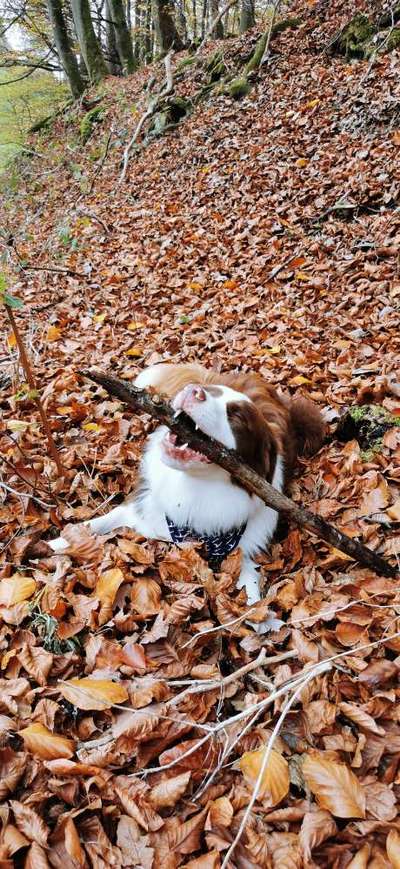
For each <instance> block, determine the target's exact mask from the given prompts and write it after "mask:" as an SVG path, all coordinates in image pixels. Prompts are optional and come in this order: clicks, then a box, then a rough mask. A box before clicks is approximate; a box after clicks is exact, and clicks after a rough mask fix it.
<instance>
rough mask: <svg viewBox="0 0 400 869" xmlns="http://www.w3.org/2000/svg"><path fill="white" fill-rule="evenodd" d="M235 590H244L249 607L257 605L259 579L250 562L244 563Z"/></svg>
mask: <svg viewBox="0 0 400 869" xmlns="http://www.w3.org/2000/svg"><path fill="white" fill-rule="evenodd" d="M236 588H244V589H245V591H246V595H247V603H248V605H249V606H252V605H253V604H254V603H258V601H259V600H260V598H261V595H260V577H259V575H258V572H257V570H256V568H255V566H254V564H253V563H252V562H250V563H247V564H246V563H244V565H243V567H242V570H241V572H240V576H239V579H238V581H237V583H236Z"/></svg>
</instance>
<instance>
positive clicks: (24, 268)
mask: <svg viewBox="0 0 400 869" xmlns="http://www.w3.org/2000/svg"><path fill="white" fill-rule="evenodd" d="M19 265H20V268H21V270H22V271H24V272H56V273H58V274H60V275H71V276H72V277H75V278H85V280H87V277H88V276H87V275H84V274H83V272H75V271H74V269H69V268H62V267H61V266H32V265H29V263H28V265H25V264H24V265H22V263H19Z"/></svg>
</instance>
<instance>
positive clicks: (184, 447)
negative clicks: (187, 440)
mask: <svg viewBox="0 0 400 869" xmlns="http://www.w3.org/2000/svg"><path fill="white" fill-rule="evenodd" d="M188 446H189V444H183V445H182V446H181V450H185V449H186V447H188Z"/></svg>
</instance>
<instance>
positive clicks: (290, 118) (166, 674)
mask: <svg viewBox="0 0 400 869" xmlns="http://www.w3.org/2000/svg"><path fill="white" fill-rule="evenodd" d="M293 5H294V6H296V4H293ZM328 6H329V9H328V8H327V7H328ZM298 7H299V8H298V10H296V9H295V10H294V11H295V13H296V11H297V12H299V14H301V15H302V23H301V25H300V27H299V28H298V29H296V30H287V31H286V32H284V33H282V34H280V35H279V36H278V37H276V38H275V39H274V40H273V42H272V45H271V56H270V59H269V62H268V63H267V64H266V65H265V67H263V68H262V70H261V71H260V72H259V74H258V75H257V76H255V77H254V80H253V82H252V87H251V90H250V93H249V94H248V95H247V96H246V97H245V98H243V99H242V100H241V101H237V102H236V101H234V100H232V99H231V98H230V97H228V96H225V95H223V94H221V95H215V94H214V95H213V96H212V97H211V98H210V99H209V100H208V101H205V102H203V103H201V104H200V106H198V107H197V108H196V109H195V111H194V112H193V114H192V115H191V116H190V117H189V118H187V119H186V120H185V121H183V122H182V124H181V125H180V126H178V127H177V128H176V129H174V130H172V131H169V132H167V133H166V134H165V135H164V136H162V137H160V138H158V139H155V140H154V141H152V142H151V143H150V144H148V145H147V146H146V147H143V148H140V149H139V150H138V151H137V153H134V154H133V155H132V157H131V160H130V163H129V167H128V172H127V176H126V180H125V181H124V183H123V184H121V185H120V184H119V183H118V179H119V175H120V171H121V158H122V153H123V148H124V144H126V141H127V139H128V138H129V136H130V135H131V134H132V131H133V129H134V127H135V125H136V123H137V122H138V119H139V118H140V116H141V114H142V112H143V111H144V110H145V108H146V104H147V103H146V100H147V95H146V93H145V92H144V90H143V88H144V86H145V85H146V83H147V82H148V80H149V78H150V76H151V75H152V73H153V69H149V68H147V69H143V70H141V71H139V72H138V73H137V74H136V75H134V76H132V77H130V78H129V79H127V80H125V81H119V80H116V79H110V80H108V81H107V82H106V83H105V84H104V85H103V86H102V88H101V95H102V100H101V107H102V110H103V115H102V116H101V115H100V118H99V119H98V122H97V123H96V124H95V125H94V129H93V132H92V135H91V137H90V138H89V139H88V141H87V142H86V144H83V142H82V138H81V134H80V131H79V127H80V123H81V121H82V119H83V118H84V115H85V111H87V110H88V106H86V108H83V107H75V108H74V109H72V110H70V112H69V113H68V114H67V115H65V116H60V117H59V118H58V119H57V120H56V121H55V123H54V125H53V127H52V128H51V130H50V131H47V132H44V133H41V134H39V135H38V136H37V137H36V138H32V147H33V148H34V150H35V152H36V154H33V155H32V157H31V158H30V159H28V158H19V163H18V171H19V174H20V178H21V180H20V184H19V186H18V187H17V189H14V190H7V189H6V187H4V190H3V194H2V197H3V204H2V233H3V237H2V241H3V242H5V244H4V250H5V251H6V252H7V255H8V273H9V290H10V292H12V294H13V295H14V296H17V297H19V298H21V299H22V300H23V302H24V307H23V308H21V309H20V310H16V311H15V316H16V318H17V322H18V325H19V327H20V330H21V332H22V334H23V335H24V339H25V343H26V347H27V350H28V353H29V356H30V359H31V363H32V367H33V370H34V374H35V377H36V379H37V384H38V387H39V388H40V389H41V395H42V398H43V402H44V404H45V407H46V411H47V414H48V417H49V419H50V422H51V426H52V430H53V434H54V437H55V440H56V443H57V446H58V449H59V452H60V456H61V460H62V463H63V467H64V469H65V474H64V477H62V478H60V475H59V474H58V473H57V469H56V467H55V464H54V462H53V461H52V460H51V459H50V458H49V455H48V452H47V446H46V439H45V436H44V432H43V430H42V428H41V423H40V420H39V417H38V415H37V413H36V410H35V406H34V404H33V401H32V398H31V397H30V395H29V391H27V388H26V386H24V375H23V373H22V371H21V370H20V368H19V365H18V353H17V350H16V346H15V340H14V337H13V334H12V332H11V330H10V328H9V327H8V326H7V321H6V320H5V319H4V323H3V325H4V326H5V331H4V334H5V336H6V337H5V339H4V340H3V343H2V347H1V359H0V363H1V386H2V395H1V406H2V417H1V422H0V450H1V462H2V468H1V470H2V481H3V483H2V484H0V485H1V486H2V488H1V489H0V492H1V502H0V519H1V525H2V527H1V531H0V539H1V547H2V548H1V553H0V558H1V562H0V577H1V580H0V618H1V627H0V642H1V661H0V663H1V670H2V672H1V679H0V686H1V694H0V705H1V710H0V711H1V713H2V714H1V715H0V735H1V745H2V747H1V749H0V773H1V782H0V793H1V798H2V800H3V803H2V805H1V807H0V818H1V823H2V825H3V826H2V832H1V834H0V858H1V865H2V866H4V867H9V866H10V867H11V866H14V865H15V866H26V867H30V869H33V867H35V869H38V867H47V866H52V867H61V866H62V867H63V869H69V867H71V869H76V867H85V866H93V867H95V869H100V867H109V866H115V867H122V866H124V867H143V869H156V867H163V869H175V867H180V866H185V867H187V869H189V867H190V869H218V867H221V866H224V867H225V866H227V865H229V866H230V867H232V869H233V867H237V869H253V867H272V869H289V867H290V869H295V867H303V866H304V867H311V869H312V867H313V866H318V867H335V869H346V867H347V869H349V867H351V869H356V867H357V869H367V867H368V869H389V867H399V866H400V802H399V799H400V718H399V697H400V683H399V674H400V609H399V608H400V588H399V583H398V582H397V581H396V580H388V579H384V578H382V577H379V576H376V575H374V574H373V573H372V572H371V571H370V570H369V569H366V568H363V567H361V566H359V565H356V564H354V563H353V562H352V561H351V560H349V559H348V558H346V557H345V556H343V555H342V554H341V553H339V552H337V551H335V550H332V549H330V548H329V547H328V546H327V545H326V544H324V543H323V542H321V541H319V540H317V539H315V538H314V537H312V536H311V535H310V534H309V533H307V532H304V531H302V530H299V529H298V528H295V527H291V528H286V529H284V528H282V530H281V533H280V536H279V539H278V540H277V542H275V543H274V544H273V546H272V547H271V549H270V551H269V552H268V553H266V554H265V555H264V556H263V557H262V558H261V559H260V561H261V565H262V566H261V570H262V573H263V576H264V578H265V593H266V603H265V604H262V605H261V607H264V610H265V609H266V607H268V611H269V612H270V613H271V614H276V615H277V616H278V617H279V618H281V619H283V621H284V622H285V625H284V627H282V628H281V630H280V631H279V633H275V634H267V635H264V636H259V635H258V634H256V633H255V632H254V631H253V629H252V627H251V626H249V625H248V624H246V621H245V614H246V612H247V609H248V608H247V605H246V599H245V594H244V592H243V591H242V592H240V593H239V592H237V591H236V590H235V579H236V577H237V574H238V570H239V562H240V555H239V554H235V555H233V556H231V557H230V558H229V559H228V560H227V562H226V563H225V565H224V569H223V571H222V573H221V574H219V575H218V576H213V574H212V573H211V571H210V570H209V569H208V568H207V566H206V565H205V564H204V563H203V562H202V560H201V559H200V557H199V555H198V554H197V553H196V551H195V550H194V549H190V550H179V549H177V548H176V547H169V546H167V545H166V544H161V543H155V542H153V541H143V539H141V540H140V539H138V538H137V537H136V536H135V534H133V533H132V532H128V531H126V532H123V531H121V532H118V533H116V534H111V535H108V537H107V538H105V539H104V538H92V537H90V535H88V534H85V535H84V534H83V532H81V531H79V530H78V531H75V532H71V534H72V537H71V539H73V540H74V543H73V545H72V548H71V551H70V554H69V555H67V556H62V557H61V556H51V557H50V556H49V555H48V550H47V547H43V546H41V544H38V541H42V540H44V539H46V538H48V537H49V536H50V533H52V534H56V533H58V530H59V529H60V528H63V527H64V526H65V525H66V524H67V523H76V522H77V521H80V520H83V519H86V518H88V517H90V516H92V515H93V514H94V513H95V512H96V511H97V512H101V511H102V510H106V509H108V508H109V505H110V503H111V502H113V503H117V501H118V498H119V497H120V496H121V495H122V494H123V493H127V492H129V491H130V490H131V489H132V486H133V485H134V482H135V478H136V473H137V466H138V459H139V456H140V452H141V447H142V443H143V438H144V436H145V434H146V432H147V431H148V430H149V428H151V421H150V420H149V419H148V418H143V417H137V416H134V415H132V413H130V412H128V410H127V409H126V408H124V407H122V406H121V404H120V402H118V401H116V400H111V399H110V398H109V397H107V396H106V395H105V393H102V392H101V390H99V389H96V388H94V387H93V386H91V385H89V384H88V383H86V382H83V381H82V379H80V378H79V376H78V375H77V373H76V372H77V370H78V369H79V368H81V367H82V366H84V367H88V366H89V365H96V366H97V367H99V368H102V369H104V370H105V371H110V370H112V371H113V372H115V373H117V374H118V375H119V376H122V377H125V378H128V379H133V378H134V377H135V375H136V373H137V372H138V371H139V370H140V369H141V368H142V367H143V366H144V365H148V364H150V363H152V362H155V361H158V360H162V359H173V360H175V361H184V360H193V359H199V360H201V361H202V362H204V363H205V364H207V365H210V366H214V367H216V368H217V369H221V370H227V369H233V368H235V367H240V368H241V369H244V370H257V371H260V373H261V374H263V375H264V376H265V377H266V378H267V379H268V380H269V381H271V382H273V383H275V384H277V385H279V386H281V387H283V388H288V389H289V390H290V391H292V392H295V391H296V390H300V391H302V392H303V393H304V394H306V395H310V396H311V397H312V398H313V399H314V400H315V401H317V402H318V404H319V405H320V406H321V408H323V409H324V411H325V413H326V416H327V419H328V420H329V422H330V425H331V429H332V432H331V437H330V438H329V440H328V442H327V443H326V445H325V446H324V447H323V448H322V449H321V450H320V452H319V454H318V455H317V456H315V457H314V458H313V459H311V460H307V461H303V462H302V463H301V465H300V467H299V470H298V474H297V477H296V480H295V482H294V484H293V486H292V489H291V494H292V497H293V498H294V499H295V500H296V501H298V502H299V503H301V504H303V505H307V506H308V507H310V508H311V509H312V510H314V511H316V512H317V513H319V514H320V515H322V516H323V517H324V518H326V519H328V520H329V521H331V522H333V523H334V524H335V525H336V526H337V527H338V528H339V529H341V530H343V531H345V532H346V533H347V534H348V535H351V536H357V537H359V538H360V539H362V540H363V542H364V543H365V544H367V545H368V546H370V547H372V548H373V549H374V550H376V551H377V552H379V553H381V554H383V555H385V556H386V557H387V558H389V559H390V560H392V561H393V563H396V558H397V560H398V557H399V553H400V462H399V458H400V427H397V428H396V427H394V428H391V429H390V430H389V431H388V432H386V433H385V434H384V436H383V438H382V439H381V440H380V442H379V443H378V446H377V448H376V449H375V451H371V450H365V448H364V447H363V445H360V444H359V443H358V442H357V441H356V440H352V441H350V442H347V443H342V442H339V441H338V440H337V439H336V438H335V437H334V434H333V432H334V426H335V423H336V420H337V418H338V416H340V415H341V414H342V413H343V412H344V411H345V409H346V407H348V406H351V405H355V404H356V403H357V402H359V401H362V400H372V401H374V402H375V403H379V404H382V405H383V406H384V407H385V408H386V409H387V410H388V411H390V413H392V414H394V415H395V416H400V395H399V387H398V384H397V386H396V383H397V382H398V380H399V379H400V378H399V377H398V370H399V367H400V357H399V352H400V330H399V310H400V261H399V242H400V211H399V188H400V168H399V167H400V161H399V159H398V154H399V145H400V75H399V73H400V56H399V52H392V53H390V54H384V53H379V52H378V53H377V54H376V56H374V57H373V58H372V59H371V60H369V61H352V62H349V61H347V60H346V59H345V58H343V57H332V56H330V54H329V52H328V51H326V50H325V49H326V46H328V45H329V42H330V40H331V39H332V38H333V36H334V34H335V32H336V31H337V30H338V28H339V27H340V26H342V25H343V24H344V23H345V22H346V21H347V20H348V18H349V17H350V16H351V14H352V12H353V11H356V10H358V11H359V10H360V9H361V10H362V9H363V8H364V9H367V8H368V7H371V4H370V3H369V4H367V3H365V4H363V3H362V2H351V3H350V2H346V0H343V2H340V0H335V2H334V3H331V4H326V3H322V2H319V3H316V4H314V3H308V4H307V5H306V6H305V4H301V3H298ZM304 7H305V11H304ZM257 35H258V34H257V33H249V34H247V35H246V36H245V37H242V38H241V39H238V40H230V41H228V42H227V43H226V44H225V43H224V44H223V45H222V46H219V47H221V48H222V51H223V52H224V53H225V54H226V60H227V63H228V65H229V63H234V62H235V63H236V62H237V59H238V58H239V59H240V58H242V57H243V58H245V57H246V55H247V56H248V54H249V52H251V49H252V46H254V44H255V41H256V38H257ZM215 48H216V46H215V44H214V45H210V46H208V47H207V49H206V51H205V54H206V55H207V54H209V55H210V54H211V53H212V52H213V51H215ZM179 60H180V58H178V61H179ZM176 62H177V60H176V59H174V60H173V67H176ZM163 74H164V71H163V64H162V63H161V64H159V65H158V66H156V67H155V75H156V77H157V81H158V83H159V84H160V83H161V82H162V79H163ZM201 75H202V72H201V70H199V68H198V67H195V66H193V67H189V68H187V70H186V72H185V77H184V78H183V79H182V81H181V82H180V83H179V84H178V85H177V91H178V93H180V94H182V95H186V96H187V95H190V94H193V93H194V92H195V91H196V90H197V89H198V87H199V82H200V79H201ZM200 84H201V82H200ZM106 152H107V153H106ZM105 155H106V156H105ZM7 487H8V488H7ZM74 534H75V536H73V535H74ZM232 622H233V624H230V626H228V627H225V628H223V627H222V625H223V624H225V623H232ZM293 650H295V651H293ZM265 653H266V655H267V662H264V660H263V656H264V655H265ZM270 658H274V659H275V660H272V662H271V661H270V662H269V663H268V660H269V659H270ZM328 659H329V660H328ZM327 661H328V663H326V662H327ZM254 662H256V663H254ZM320 662H325V663H322V664H320ZM318 664H320V666H318ZM245 665H249V666H248V667H247V670H246V671H245V672H244V673H239V674H238V675H236V671H238V670H239V669H240V668H242V667H244V666H245ZM252 667H253V668H252ZM226 677H230V678H226ZM207 680H208V681H207ZM307 680H308V681H307ZM301 686H302V690H301V691H300V690H299V689H300V687H301ZM186 689H190V690H188V691H186ZM279 689H280V693H279V695H278V696H277V697H276V699H274V698H275V694H276V692H278V690H279ZM295 689H296V690H297V695H296V697H295V698H294V701H293V706H292V708H290V709H287V710H286V712H287V714H286V715H285V714H283V715H282V718H281V720H280V721H279V718H280V715H281V712H282V707H283V705H284V703H285V700H287V699H289V698H293V694H294V691H295ZM196 691H197V693H195V692H196ZM257 704H258V705H257ZM278 721H279V727H278V728H277V730H278V735H277V736H276V739H274V742H273V750H272V751H271V753H270V755H269V758H268V759H267V761H268V762H267V763H266V764H264V765H265V766H266V771H265V774H264V775H263V777H262V781H261V786H260V787H259V789H258V793H257V791H256V790H255V784H256V779H257V775H258V773H259V772H260V769H261V764H262V761H263V759H265V754H264V751H263V749H264V747H265V746H266V745H267V744H269V745H270V746H271V745H272V742H271V735H272V732H273V730H274V728H275V726H276V725H277V724H278ZM144 770H146V772H145V773H143V771H144ZM254 797H255V801H254V805H253V808H252V811H251V812H250V813H249V816H247V815H246V812H247V809H248V807H249V804H250V801H251V800H253V799H254ZM242 822H243V823H244V826H245V830H244V831H243V833H242V834H241V836H240V838H239V840H238V842H237V844H236V845H235V848H234V850H233V851H232V852H231V853H230V855H229V857H228V856H227V855H228V853H229V852H228V849H229V848H230V846H231V845H232V843H233V842H234V840H235V838H236V837H237V834H238V832H239V830H240V825H241V823H242ZM228 861H229V862H228Z"/></svg>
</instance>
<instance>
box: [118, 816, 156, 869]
mask: <svg viewBox="0 0 400 869" xmlns="http://www.w3.org/2000/svg"><path fill="white" fill-rule="evenodd" d="M117 845H118V847H119V848H120V851H121V854H122V861H123V866H128V867H130V866H138V867H140V869H153V865H154V864H153V858H154V849H153V848H150V847H149V837H148V836H143V835H142V834H141V831H140V828H139V826H138V824H137V822H136V821H135V820H134V819H133V818H130V817H128V815H122V817H121V818H120V819H119V822H118V828H117Z"/></svg>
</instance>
